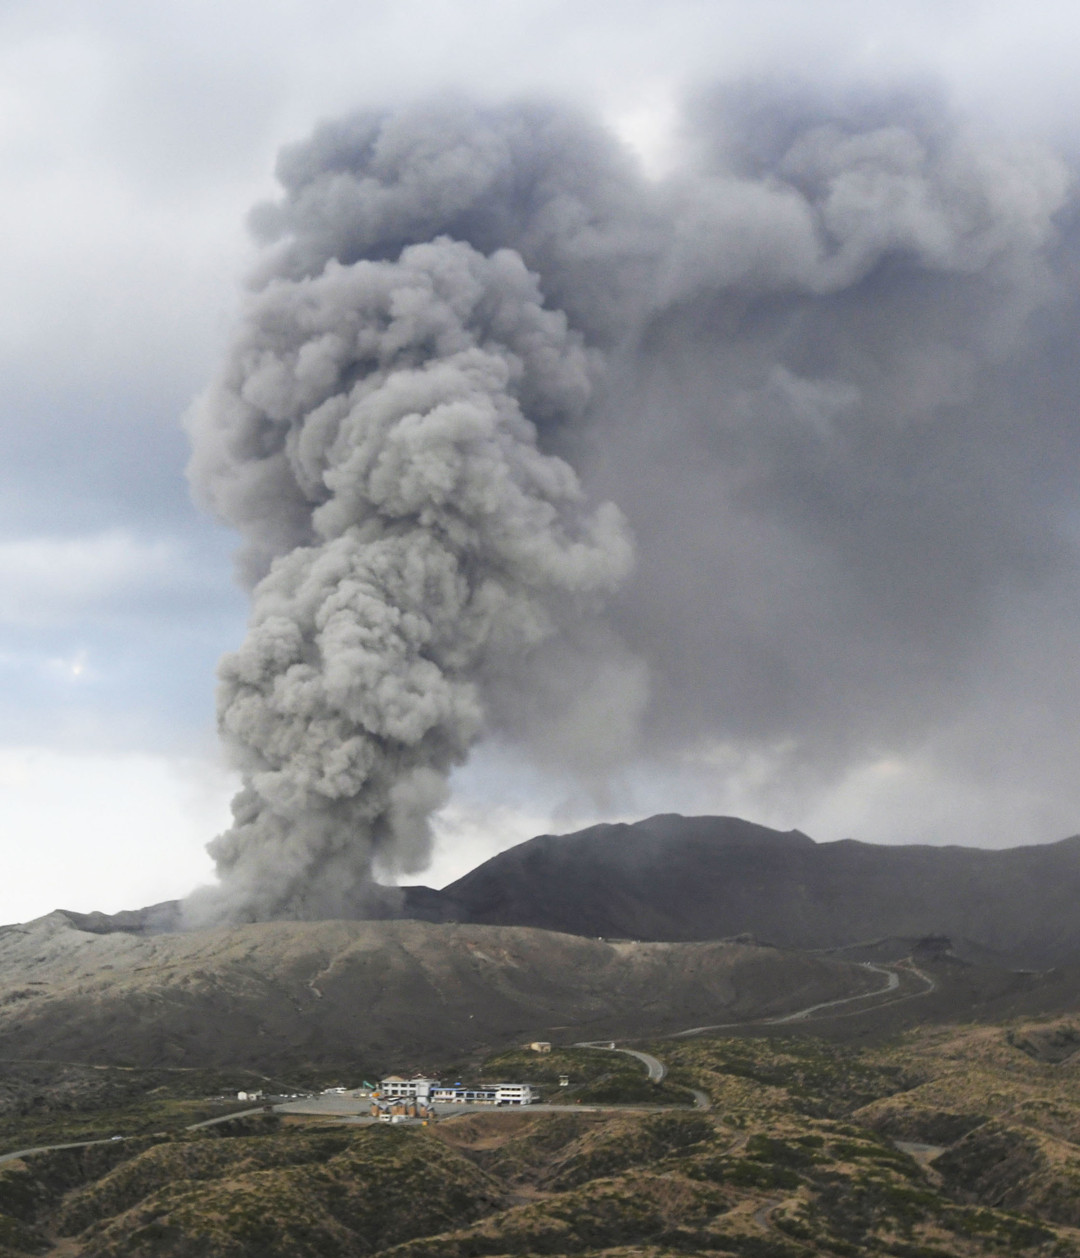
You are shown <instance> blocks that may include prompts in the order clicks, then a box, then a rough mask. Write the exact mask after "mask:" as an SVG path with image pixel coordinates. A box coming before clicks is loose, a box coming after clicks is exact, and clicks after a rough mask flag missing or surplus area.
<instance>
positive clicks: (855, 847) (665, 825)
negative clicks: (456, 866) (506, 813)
mask: <svg viewBox="0 0 1080 1258" xmlns="http://www.w3.org/2000/svg"><path fill="white" fill-rule="evenodd" d="M1078 903H1080V836H1076V837H1073V838H1069V839H1063V840H1062V841H1060V842H1058V843H1049V844H1038V845H1032V846H1026V847H1015V848H1008V849H1004V850H993V851H990V850H984V849H979V848H970V847H931V846H925V845H915V844H906V845H897V846H879V845H875V844H870V843H859V842H856V841H855V840H852V839H846V840H843V841H841V842H837V843H815V842H814V841H813V840H812V839H811V838H809V837H808V836H807V835H805V834H802V833H800V832H799V831H798V830H792V831H787V832H781V831H777V830H770V829H768V828H767V827H765V826H759V825H754V824H753V823H751V822H748V821H741V820H739V819H738V818H735V817H680V816H676V815H661V816H657V817H650V818H648V819H647V820H644V821H640V822H637V823H636V824H633V825H625V824H617V825H600V826H593V827H592V828H590V829H588V830H583V831H581V832H579V833H577V834H568V835H540V836H539V837H537V838H534V839H531V840H529V842H527V843H522V844H519V845H518V846H517V847H514V848H511V849H510V850H509V851H506V852H502V853H500V854H499V855H498V856H495V857H493V858H492V859H491V860H489V861H486V862H485V863H484V864H482V865H480V866H479V867H478V868H476V869H474V870H473V871H472V872H471V873H468V874H466V875H465V876H464V877H463V878H460V879H458V881H457V882H454V883H451V885H450V886H448V887H446V888H445V889H444V890H442V891H441V892H434V891H431V890H429V889H427V888H410V889H409V892H408V895H407V900H406V905H407V908H406V911H407V912H410V913H415V914H417V915H423V916H432V917H434V916H439V917H441V918H443V919H444V920H450V919H456V920H459V921H471V922H486V923H500V924H514V925H519V926H539V927H543V928H545V929H547V930H558V931H567V932H570V933H573V934H582V935H603V936H607V937H610V938H630V939H668V940H691V939H722V938H726V937H730V936H734V935H738V934H741V933H750V934H753V935H754V936H755V937H756V938H758V939H761V940H768V941H769V942H771V943H775V944H778V945H780V946H782V947H785V948H835V947H840V946H843V945H845V944H852V943H856V942H859V941H865V940H870V939H876V938H879V937H881V936H890V935H896V936H909V937H910V936H915V937H918V936H920V935H929V934H945V935H949V936H952V937H953V938H954V939H955V940H967V941H970V942H972V943H975V944H978V945H981V946H982V947H983V948H984V949H990V950H991V951H992V952H994V953H997V954H999V955H1000V957H1001V958H1002V959H1003V960H1006V961H1008V963H1010V964H1013V965H1023V966H1032V967H1036V968H1042V967H1046V966H1052V965H1057V964H1061V963H1063V962H1066V961H1069V960H1070V959H1071V960H1076V959H1078V958H1080V918H1078V916H1077V912H1076V905H1077V904H1078Z"/></svg>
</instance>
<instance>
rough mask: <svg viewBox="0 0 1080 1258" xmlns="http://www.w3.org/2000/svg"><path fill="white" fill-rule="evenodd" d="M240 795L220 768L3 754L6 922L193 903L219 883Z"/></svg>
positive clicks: (0, 895)
mask: <svg viewBox="0 0 1080 1258" xmlns="http://www.w3.org/2000/svg"><path fill="white" fill-rule="evenodd" d="M234 790H235V782H234V779H233V778H232V775H231V774H228V773H226V772H225V771H224V770H223V769H221V767H220V766H219V765H217V764H216V763H215V762H214V761H212V760H206V761H197V760H191V759H170V758H167V757H164V756H149V755H133V754H131V755H101V756H92V755H70V754H65V753H62V752H57V751H54V750H51V749H50V748H47V747H25V748H18V747H9V748H0V837H2V840H3V850H4V876H3V878H2V879H0V922H11V921H17V920H22V921H25V920H28V919H30V918H33V917H39V916H41V915H42V914H44V913H48V912H51V911H52V910H53V909H57V908H67V909H74V910H76V911H78V912H90V911H93V910H95V909H99V910H101V911H103V912H116V911H118V910H120V909H125V908H139V907H141V906H142V905H145V904H152V903H156V902H157V901H160V900H163V899H170V898H173V897H176V896H178V895H182V894H185V893H186V892H187V891H189V890H190V889H191V888H193V887H194V886H195V885H196V884H198V883H200V882H205V881H208V880H209V879H210V877H211V873H212V866H211V862H210V859H209V857H207V855H206V853H205V851H204V850H203V846H204V844H205V843H206V841H207V840H208V839H209V838H210V837H212V836H213V835H214V834H216V833H218V832H219V831H221V830H223V829H224V828H225V826H226V825H227V824H228V801H229V799H230V798H231V796H232V793H233V791H234Z"/></svg>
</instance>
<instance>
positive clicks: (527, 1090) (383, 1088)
mask: <svg viewBox="0 0 1080 1258" xmlns="http://www.w3.org/2000/svg"><path fill="white" fill-rule="evenodd" d="M379 1096H380V1098H381V1099H382V1100H384V1101H396V1100H403V1101H414V1102H423V1103H424V1104H426V1105H434V1104H443V1105H532V1104H533V1102H534V1101H538V1100H539V1099H540V1097H539V1096H538V1095H537V1093H536V1092H534V1091H533V1089H532V1087H531V1085H529V1084H528V1083H490V1084H480V1085H472V1084H468V1085H467V1084H463V1083H452V1084H451V1083H442V1082H440V1081H439V1080H438V1079H428V1078H425V1077H424V1076H422V1075H420V1076H417V1077H416V1078H414V1079H403V1078H401V1076H400V1075H388V1076H387V1077H386V1078H385V1079H383V1080H382V1082H381V1083H380V1084H379Z"/></svg>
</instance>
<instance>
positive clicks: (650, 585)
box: [191, 88, 1080, 918]
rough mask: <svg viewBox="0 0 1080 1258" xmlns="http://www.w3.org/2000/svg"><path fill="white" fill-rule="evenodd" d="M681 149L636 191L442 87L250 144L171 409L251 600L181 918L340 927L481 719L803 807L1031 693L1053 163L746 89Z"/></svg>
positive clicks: (1059, 288)
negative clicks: (208, 321) (217, 809)
mask: <svg viewBox="0 0 1080 1258" xmlns="http://www.w3.org/2000/svg"><path fill="white" fill-rule="evenodd" d="M680 145H681V147H680V152H681V157H682V162H681V168H680V170H679V171H678V172H677V173H676V174H674V175H672V176H670V177H668V178H667V179H665V180H663V181H661V182H651V181H649V180H647V179H646V178H645V177H644V176H643V175H642V174H641V173H640V171H639V170H638V169H637V168H636V166H635V164H634V162H633V161H632V160H631V159H630V157H629V156H628V155H627V154H626V153H625V152H624V151H623V150H622V148H621V147H620V145H619V144H618V143H617V142H616V141H615V140H614V139H613V138H611V137H610V136H608V135H607V134H606V133H605V132H604V131H603V130H602V129H600V128H599V127H598V126H596V125H595V124H593V123H592V122H590V121H589V120H587V119H583V118H581V117H580V116H578V115H577V114H575V113H573V112H570V111H567V110H563V109H560V108H555V107H547V106H535V105H526V106H513V107H507V108H502V109H491V108H479V107H473V106H470V105H468V104H465V103H462V102H460V101H456V100H440V101H436V102H434V103H430V104H428V105H425V106H422V107H414V108H410V109H407V110H405V111H403V112H400V113H397V114H394V115H391V116H388V117H370V116H364V117H359V118H352V119H348V120H346V121H344V122H341V123H337V124H333V125H328V126H324V127H322V128H320V129H319V130H318V131H317V132H316V133H315V135H314V136H313V137H312V138H311V139H310V140H309V141H307V142H305V143H303V144H300V145H297V146H295V147H294V148H291V149H288V150H286V151H285V152H284V153H283V155H282V157H281V160H280V163H279V171H278V173H279V178H280V180H281V182H282V184H283V186H284V196H283V198H282V199H281V200H280V202H278V203H275V204H273V205H268V206H263V207H260V208H259V209H258V210H257V211H256V213H255V214H254V216H253V220H252V221H253V228H254V230H255V232H256V234H257V236H258V237H259V238H260V240H261V242H262V243H263V245H264V252H263V255H262V260H261V263H260V266H259V270H258V273H257V275H256V277H255V280H254V285H253V293H252V296H251V297H250V299H249V301H248V305H247V309H246V313H245V316H244V321H243V325H242V327H241V329H240V332H239V335H238V336H237V338H236V341H235V344H234V346H233V348H232V351H231V353H230V355H229V358H228V361H227V362H226V364H225V367H224V369H223V371H222V373H221V376H220V378H219V379H218V380H217V382H216V383H215V385H214V386H213V387H212V388H211V389H210V391H209V392H208V393H207V395H206V396H205V397H204V399H203V400H202V402H201V404H200V405H199V407H198V408H197V409H196V411H195V413H194V414H193V417H192V421H191V431H192V439H193V443H194V450H195V453H194V458H193V462H192V477H193V482H194V485H195V488H196V492H197V494H198V496H199V497H200V499H201V500H202V501H203V502H204V503H206V504H207V505H208V506H209V507H210V508H211V509H212V510H214V511H215V512H216V513H217V514H218V515H219V516H220V517H221V518H222V519H223V520H226V521H228V522H229V523H230V524H232V525H234V526H235V527H236V528H238V529H239V530H240V532H241V533H242V535H243V537H244V541H245V546H244V551H243V554H242V560H241V566H242V571H243V572H244V574H245V576H246V579H247V580H248V581H249V583H250V584H251V587H252V599H253V615H252V622H251V629H250V632H249V635H248V638H247V640H246V641H245V643H244V644H243V646H242V647H241V649H240V650H239V651H238V652H237V653H236V654H235V655H232V656H229V657H228V658H227V659H226V660H225V661H224V662H223V664H222V669H221V677H222V686H221V692H220V724H221V728H222V731H223V734H224V736H225V738H226V740H227V742H228V745H229V746H230V748H231V749H232V750H233V752H234V755H235V757H236V761H237V764H238V766H239V768H240V769H241V771H242V773H243V776H244V783H245V785H244V789H243V791H242V792H241V794H240V795H239V796H238V798H237V800H236V802H235V804H234V811H235V821H234V825H233V827H232V829H231V830H229V831H228V832H227V833H226V834H224V835H222V836H221V837H220V838H218V839H217V840H216V841H215V842H214V843H213V844H212V845H211V851H212V853H213V855H214V857H215V859H216V861H217V864H218V871H219V875H220V880H221V884H220V888H219V889H215V890H214V891H213V892H207V893H204V894H203V895H202V897H201V898H198V899H197V900H196V901H194V902H193V903H192V913H193V915H194V916H196V917H198V916H202V917H204V918H205V917H213V916H228V915H234V916H235V915H239V916H251V915H257V916H264V915H281V914H285V915H302V916H313V915H320V916H321V915H329V914H333V913H355V912H363V911H364V907H365V900H366V897H367V896H368V894H369V888H370V883H371V877H372V869H373V865H377V866H378V867H380V868H383V869H387V870H415V869H419V868H422V866H423V864H424V861H425V858H426V855H427V848H428V819H429V817H430V816H431V813H432V811H433V810H434V809H436V808H437V807H438V806H439V805H440V804H441V802H442V801H443V800H444V799H445V798H446V781H447V775H448V773H449V771H450V770H451V768H452V767H453V766H454V765H456V764H460V763H461V762H462V761H463V760H464V759H465V757H466V756H467V755H468V753H469V750H470V748H471V747H472V746H473V745H474V744H475V743H476V741H477V740H478V739H479V738H480V737H481V736H482V735H483V734H485V733H492V732H495V733H496V734H497V735H498V736H500V737H504V738H509V739H512V740H514V741H515V743H516V744H517V745H518V746H519V747H521V748H523V749H525V750H527V751H528V752H529V753H530V754H533V755H535V756H539V757H542V758H544V759H545V760H546V761H547V762H548V763H551V762H557V761H558V760H559V759H560V758H561V759H562V760H563V761H564V762H574V763H576V764H577V765H578V767H581V766H582V765H583V764H586V763H591V764H592V765H594V766H599V769H601V770H603V771H610V770H611V769H612V767H613V766H617V765H618V763H619V761H620V760H621V759H628V758H629V757H631V756H638V757H645V758H648V757H650V756H653V757H655V756H670V755H672V754H675V755H678V754H682V753H685V752H686V751H688V750H695V751H699V752H700V751H702V750H705V751H709V750H710V749H712V750H713V751H716V749H726V751H727V752H730V751H731V749H734V750H735V753H736V754H737V755H748V754H750V753H752V752H754V751H755V750H756V751H760V752H761V753H762V754H763V755H766V756H767V757H771V764H772V771H774V772H777V773H778V772H781V771H782V772H783V773H784V774H786V775H789V776H791V775H794V776H799V775H800V774H801V775H803V776H806V775H809V776H810V777H815V778H824V779H830V780H839V779H842V777H843V776H844V774H845V773H848V772H851V771H852V770H853V769H854V768H856V767H858V765H859V764H861V763H863V762H872V761H875V760H880V759H881V758H882V757H888V756H889V755H893V754H895V755H902V754H921V753H926V754H931V753H933V754H934V755H939V756H940V757H941V758H942V761H943V762H944V761H947V760H948V759H949V758H950V757H951V758H952V760H953V762H954V763H955V764H957V765H959V764H961V763H962V762H964V761H965V760H968V761H973V760H976V761H977V760H978V758H979V756H980V755H982V754H983V752H984V751H985V746H984V743H983V741H982V739H983V735H982V734H979V735H978V736H977V737H976V736H974V735H973V734H972V730H973V729H974V728H976V727H977V728H978V729H979V730H982V731H985V730H987V729H989V728H991V727H992V725H993V722H994V721H995V719H997V716H996V715H995V714H998V713H1000V712H1001V711H1002V710H1004V708H1005V707H1006V706H1007V705H1008V704H1010V703H1012V702H1014V701H1015V698H1016V696H1017V694H1018V693H1019V691H1020V689H1021V688H1022V686H1024V685H1027V686H1030V685H1032V684H1036V685H1042V686H1046V687H1048V686H1049V684H1050V682H1051V678H1050V677H1049V676H1046V677H1043V678H1038V679H1036V680H1035V681H1034V682H1033V679H1032V677H1031V675H1030V670H1029V671H1028V672H1027V673H1025V674H1024V676H1023V677H1021V676H1020V674H1019V673H1018V671H1017V669H1016V667H1015V665H1014V661H1015V660H1016V659H1017V658H1018V653H1019V652H1022V651H1023V650H1025V649H1028V650H1030V649H1034V650H1036V651H1038V650H1039V649H1040V647H1039V639H1040V636H1041V635H1042V634H1044V633H1045V635H1046V636H1047V638H1048V641H1049V640H1056V637H1057V635H1059V634H1060V632H1061V631H1062V629H1063V627H1064V625H1065V623H1066V621H1065V617H1064V614H1063V609H1062V608H1061V607H1059V606H1058V605H1057V602H1056V600H1059V599H1060V598H1061V596H1062V591H1063V590H1070V589H1074V588H1075V587H1076V585H1077V580H1076V578H1077V574H1078V571H1080V566H1078V565H1077V562H1076V553H1075V540H1074V534H1075V520H1076V519H1077V518H1080V516H1077V514H1076V506H1077V503H1076V501H1075V491H1074V486H1075V483H1076V472H1077V470H1080V469H1078V468H1077V454H1076V451H1075V450H1074V448H1073V446H1074V445H1075V443H1074V442H1071V441H1070V440H1069V437H1070V436H1071V434H1070V433H1069V431H1068V428H1069V424H1070V422H1071V412H1068V413H1067V407H1065V406H1063V402H1062V399H1063V397H1076V396H1078V395H1080V389H1077V388H1076V384H1077V382H1076V381H1075V379H1074V378H1073V377H1074V376H1075V374H1076V368H1075V367H1074V365H1073V363H1074V360H1075V358H1076V355H1075V353H1074V350H1073V347H1072V343H1071V340H1068V339H1067V337H1066V334H1065V333H1064V332H1063V329H1064V328H1069V329H1072V328H1073V327H1074V326H1075V318H1074V316H1075V309H1074V306H1073V298H1072V296H1071V294H1070V293H1069V291H1068V288H1067V285H1066V283H1064V282H1063V280H1064V279H1065V278H1066V277H1068V276H1069V275H1070V274H1071V271H1072V269H1073V251H1072V246H1071V244H1070V241H1071V240H1072V235H1071V217H1070V214H1071V210H1070V189H1071V177H1070V175H1069V173H1068V170H1067V168H1066V166H1065V164H1064V163H1063V162H1062V161H1061V160H1059V159H1058V158H1056V157H1055V156H1053V155H1052V154H1050V153H1048V152H1046V151H1044V150H1042V149H1040V148H1038V147H1035V146H1030V145H1023V144H1020V143H1018V142H1015V141H1011V142H1009V143H1005V142H997V141H995V140H993V139H991V138H987V137H986V136H984V135H981V134H979V133H978V132H977V131H975V130H973V129H971V128H966V127H965V126H963V125H961V124H960V123H959V122H957V121H956V120H955V119H953V118H951V117H950V115H949V112H948V110H947V109H946V108H945V107H943V106H942V105H940V104H939V103H937V102H935V101H933V100H926V99H923V100H918V99H909V98H905V97H902V96H890V97H865V96H860V95H858V94H855V95H847V96H844V97H842V98H837V99H833V100H823V99H822V98H821V97H820V96H818V97H813V98H806V99H800V100H793V99H792V98H790V97H786V96H783V95H778V94H776V93H771V92H769V91H768V90H766V89H764V88H758V89H755V90H754V91H753V92H742V93H731V92H727V93H715V94H713V95H711V96H707V97H703V98H701V99H700V100H699V101H698V102H697V103H696V105H695V106H694V108H693V109H692V110H691V111H689V113H688V117H687V120H686V124H685V129H684V132H683V135H682V137H681V140H680ZM572 467H573V469H574V470H572ZM582 486H584V488H582ZM606 499H610V500H612V501H613V502H614V503H615V504H617V505H611V503H610V502H604V500H606ZM590 504H592V505H590ZM596 504H602V505H596ZM620 511H622V512H625V514H626V516H627V517H628V518H629V522H630V529H627V527H626V526H625V524H624V520H623V516H622V514H620ZM631 531H632V534H633V536H634V537H635V539H636V547H637V551H638V561H637V567H636V569H635V571H634V574H633V576H629V574H630V571H631V567H632V554H631V543H630V540H629V539H630V536H631ZM1023 600H1027V602H1028V603H1029V604H1038V605H1039V606H1040V612H1039V616H1038V621H1039V625H1040V626H1041V628H1040V630H1039V631H1038V632H1035V633H1033V632H1032V631H1031V629H1030V627H1029V626H1028V625H1026V624H1025V623H1024V622H1023V617H1022V616H1021V617H1018V616H1017V608H1018V606H1019V604H1020V602H1021V601H1023ZM1003 660H1005V661H1006V664H1005V666H1004V668H1003V664H1002V661H1003ZM1003 677H1004V678H1005V680H1004V681H1002V678H1003ZM1058 689H1059V690H1060V686H1059V687H1058ZM601 728H602V729H603V730H604V736H603V737H602V738H600V737H598V736H597V731H598V729H601ZM600 743H602V744H603V746H599V745H598V744H600ZM725 754H726V753H725ZM715 763H716V764H720V763H721V760H716V761H715ZM717 771H719V770H717ZM1053 775H1054V771H1051V777H1053ZM766 776H767V775H766ZM1077 802H1078V803H1080V801H1077ZM896 837H903V836H899V835H898V836H896Z"/></svg>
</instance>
